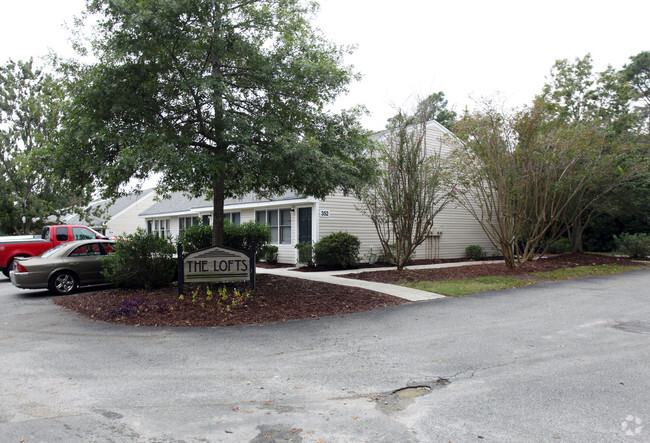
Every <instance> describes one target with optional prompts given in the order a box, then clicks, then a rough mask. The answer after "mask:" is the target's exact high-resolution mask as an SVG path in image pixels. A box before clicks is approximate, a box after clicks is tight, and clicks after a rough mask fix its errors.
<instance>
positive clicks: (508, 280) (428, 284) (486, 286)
mask: <svg viewBox="0 0 650 443" xmlns="http://www.w3.org/2000/svg"><path fill="white" fill-rule="evenodd" d="M646 268H647V266H643V265H640V266H633V267H630V266H620V265H616V264H609V265H598V266H577V267H574V268H567V269H558V270H555V271H546V272H531V273H528V274H524V275H521V276H518V277H517V278H512V277H503V276H498V277H497V276H494V277H493V276H488V277H477V278H473V279H468V280H444V281H416V282H401V283H399V284H400V285H402V286H406V287H409V288H414V289H420V290H422V291H429V292H435V293H437V294H442V295H446V296H448V297H460V296H463V295H468V294H476V293H478V292H485V291H494V290H498V289H508V288H518V287H520V286H526V285H531V284H535V283H539V282H542V281H549V280H551V281H555V280H568V279H571V278H581V277H590V276H595V275H611V274H622V273H624V272H628V271H636V270H639V269H646Z"/></svg>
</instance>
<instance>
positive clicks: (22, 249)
mask: <svg viewBox="0 0 650 443" xmlns="http://www.w3.org/2000/svg"><path fill="white" fill-rule="evenodd" d="M93 238H106V237H104V236H103V235H102V234H100V233H98V232H96V231H93V230H92V229H90V228H88V227H86V226H78V225H56V226H45V227H44V228H43V232H42V233H41V236H40V237H38V236H35V237H34V238H32V239H19V240H16V239H11V240H2V237H0V270H1V271H2V273H3V274H4V275H5V276H6V277H8V276H9V271H10V270H11V266H12V265H13V262H14V258H16V257H35V256H37V255H41V254H42V253H43V252H45V251H47V250H48V249H52V248H53V247H55V246H57V245H59V244H61V243H65V242H69V241H73V240H87V239H93Z"/></svg>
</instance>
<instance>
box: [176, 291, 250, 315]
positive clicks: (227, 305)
mask: <svg viewBox="0 0 650 443" xmlns="http://www.w3.org/2000/svg"><path fill="white" fill-rule="evenodd" d="M204 293H205V297H203V294H204ZM190 294H191V296H192V298H191V303H192V304H198V305H199V306H201V308H203V309H207V308H210V306H211V305H213V307H212V309H213V310H214V308H215V307H216V308H219V309H223V310H225V311H226V312H230V311H231V310H232V308H235V307H237V306H241V305H243V304H244V303H245V302H246V300H248V299H250V298H251V292H250V290H248V289H245V290H241V289H239V288H236V287H235V288H231V289H229V288H228V287H227V286H226V285H223V286H221V287H220V288H218V289H217V290H216V291H213V290H212V289H210V286H205V288H203V287H202V286H196V287H195V288H194V289H192V291H191V292H190ZM178 299H179V300H185V296H184V295H180V296H179V297H178ZM214 305H216V306H214Z"/></svg>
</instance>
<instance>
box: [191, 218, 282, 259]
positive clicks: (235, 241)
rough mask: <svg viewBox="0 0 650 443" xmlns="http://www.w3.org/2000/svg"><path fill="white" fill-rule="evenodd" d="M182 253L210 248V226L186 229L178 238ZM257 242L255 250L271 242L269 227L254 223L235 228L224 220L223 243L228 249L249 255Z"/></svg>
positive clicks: (197, 225) (202, 225) (195, 226)
mask: <svg viewBox="0 0 650 443" xmlns="http://www.w3.org/2000/svg"><path fill="white" fill-rule="evenodd" d="M178 241H179V242H180V243H181V244H182V245H183V251H184V253H186V254H187V253H190V252H192V251H196V250H197V249H203V248H209V247H210V246H212V226H210V225H204V224H202V223H199V224H196V225H193V226H190V227H188V228H186V229H185V230H184V231H183V232H181V234H180V235H179V236H178ZM253 241H255V242H257V250H258V251H260V250H261V248H262V247H263V246H264V245H266V244H267V243H269V242H270V241H271V227H270V226H269V225H260V224H257V223H255V222H252V221H250V222H246V223H242V224H241V225H239V226H237V225H235V224H234V223H231V222H229V221H228V220H225V222H224V226H223V243H224V246H226V247H228V248H233V249H237V250H240V251H244V252H246V254H248V255H250V253H251V244H252V242H253Z"/></svg>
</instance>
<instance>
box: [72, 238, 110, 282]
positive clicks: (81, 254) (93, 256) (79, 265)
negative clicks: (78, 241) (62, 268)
mask: <svg viewBox="0 0 650 443" xmlns="http://www.w3.org/2000/svg"><path fill="white" fill-rule="evenodd" d="M102 255H103V249H102V248H101V247H100V245H99V243H85V244H83V245H79V246H77V247H76V248H74V249H73V250H72V252H70V254H68V260H67V261H68V264H69V266H70V268H71V269H72V270H73V271H74V272H75V273H76V274H77V276H79V284H80V285H90V284H93V283H101V282H103V281H104V277H102V275H101V264H100V262H99V258H100V257H101V256H102Z"/></svg>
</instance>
